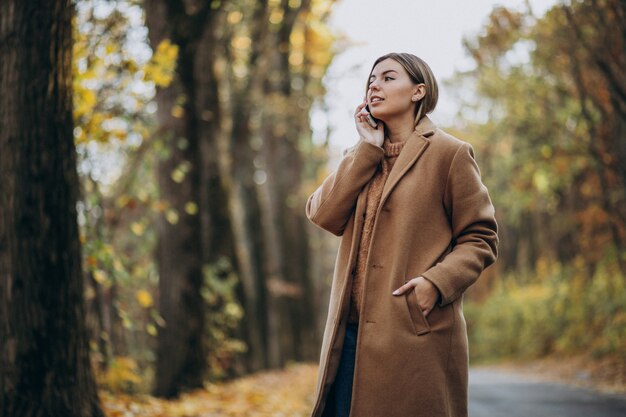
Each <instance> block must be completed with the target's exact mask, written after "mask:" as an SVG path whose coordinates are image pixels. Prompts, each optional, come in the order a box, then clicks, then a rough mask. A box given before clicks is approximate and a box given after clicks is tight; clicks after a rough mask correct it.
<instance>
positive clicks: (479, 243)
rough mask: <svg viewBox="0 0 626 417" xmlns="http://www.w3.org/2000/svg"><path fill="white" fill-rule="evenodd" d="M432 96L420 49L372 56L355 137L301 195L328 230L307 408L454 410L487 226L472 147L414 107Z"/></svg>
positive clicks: (462, 399)
mask: <svg viewBox="0 0 626 417" xmlns="http://www.w3.org/2000/svg"><path fill="white" fill-rule="evenodd" d="M437 98H438V89H437V82H436V81H435V77H434V76H433V74H432V72H431V70H430V68H429V67H428V65H427V64H426V63H425V62H424V61H423V60H421V59H420V58H418V57H416V56H414V55H412V54H407V53H400V54H398V53H391V54H388V55H385V56H382V57H380V58H378V59H377V60H376V62H375V63H374V66H373V68H372V70H371V73H370V77H369V81H368V84H367V92H366V98H365V101H364V102H363V103H361V104H360V105H359V106H358V107H357V108H356V112H355V114H354V119H355V123H356V130H357V132H358V134H359V137H360V139H359V141H358V143H357V144H356V146H354V147H353V148H352V149H350V150H348V151H347V152H346V153H345V154H344V157H343V160H342V161H341V163H340V164H339V167H338V168H337V170H336V171H335V172H334V173H332V174H331V175H330V176H329V177H328V178H326V179H325V180H324V182H323V183H322V184H321V186H320V187H319V188H318V189H317V190H316V191H315V192H314V193H313V194H312V195H311V196H310V197H309V199H308V201H307V204H306V214H307V216H308V218H309V219H310V220H311V221H312V222H313V223H315V224H317V225H318V226H320V227H322V228H323V229H325V230H327V231H329V232H331V233H333V234H335V235H337V236H341V242H340V246H339V252H338V255H337V261H336V264H335V271H334V276H333V281H332V288H331V293H330V303H329V311H328V319H327V322H326V329H325V332H324V340H323V342H322V350H321V357H320V368H319V375H318V383H317V389H316V400H315V405H314V409H313V411H312V416H313V417H328V416H333V417H344V416H345V417H348V416H351V417H438V416H446V417H459V416H467V373H468V348H467V330H466V325H465V319H464V317H463V311H462V300H463V293H464V291H465V290H466V289H467V288H468V287H469V286H470V285H471V284H472V283H473V282H474V281H476V279H477V278H478V276H479V275H480V273H481V272H482V270H483V269H484V268H486V267H487V266H488V265H490V264H491V263H493V262H494V261H495V259H496V256H497V243H498V237H497V225H496V221H495V217H494V208H493V205H492V204H491V200H490V198H489V194H488V192H487V189H486V188H485V186H484V185H483V183H482V181H481V178H480V172H479V169H478V166H477V165H476V162H475V161H474V151H473V149H472V147H471V146H470V145H469V144H468V143H466V142H463V141H461V140H459V139H457V138H455V137H453V136H451V135H449V134H447V133H446V132H444V131H442V130H441V129H438V128H437V127H436V126H435V125H434V124H433V123H432V122H431V121H430V119H429V118H428V117H427V116H426V114H427V113H430V112H431V111H432V110H433V109H434V108H435V105H436V104H437ZM366 105H367V106H368V108H369V111H370V112H371V115H372V116H373V117H374V118H376V119H378V125H377V127H376V128H374V127H372V126H371V125H370V124H369V123H368V122H367V116H368V113H367V109H366Z"/></svg>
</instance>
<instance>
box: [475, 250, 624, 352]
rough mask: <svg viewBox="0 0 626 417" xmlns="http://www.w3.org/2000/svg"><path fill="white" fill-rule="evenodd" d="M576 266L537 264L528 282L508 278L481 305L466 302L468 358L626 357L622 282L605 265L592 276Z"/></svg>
mask: <svg viewBox="0 0 626 417" xmlns="http://www.w3.org/2000/svg"><path fill="white" fill-rule="evenodd" d="M580 263H581V262H574V263H573V264H572V265H568V266H567V267H562V266H561V265H558V264H554V265H550V266H546V265H539V266H538V267H537V268H536V271H535V274H534V277H532V278H530V279H522V277H516V276H515V275H509V276H506V277H504V278H503V279H502V280H501V281H500V282H499V283H498V285H497V286H496V288H495V289H494V290H493V291H492V293H491V294H490V295H489V297H488V298H487V299H485V300H484V301H481V302H480V303H478V302H472V301H471V300H470V301H468V302H467V303H466V306H465V315H466V317H467V322H468V331H469V339H470V357H471V359H472V360H475V361H490V360H497V359H503V358H522V359H530V358H538V357H543V356H547V355H550V354H571V355H574V354H580V353H591V354H593V355H595V356H597V357H603V356H606V355H613V356H615V355H619V356H623V355H625V353H624V352H625V351H626V349H625V348H626V285H625V284H624V277H623V276H622V275H621V274H620V272H619V270H618V269H617V268H616V267H615V266H614V265H612V264H610V263H608V262H606V263H603V264H600V265H598V266H597V267H596V268H595V272H593V273H592V274H591V275H588V274H587V272H586V271H587V269H588V268H583V265H580Z"/></svg>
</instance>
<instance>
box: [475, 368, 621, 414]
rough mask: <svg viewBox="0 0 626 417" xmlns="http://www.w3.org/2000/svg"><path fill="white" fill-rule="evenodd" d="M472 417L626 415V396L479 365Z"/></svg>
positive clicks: (476, 370)
mask: <svg viewBox="0 0 626 417" xmlns="http://www.w3.org/2000/svg"><path fill="white" fill-rule="evenodd" d="M469 417H626V396H625V395H617V394H606V393H601V392H597V391H594V390H591V389H588V388H580V387H576V386H573V385H567V384H562V383H557V382H550V381H546V380H544V379H541V378H538V377H531V376H527V375H521V374H515V373H511V372H507V371H501V370H492V369H480V368H478V369H472V370H470V384H469Z"/></svg>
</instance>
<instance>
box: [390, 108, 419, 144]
mask: <svg viewBox="0 0 626 417" xmlns="http://www.w3.org/2000/svg"><path fill="white" fill-rule="evenodd" d="M385 126H386V127H387V137H388V138H389V142H391V143H395V142H404V141H405V140H407V139H408V138H409V136H410V135H411V133H413V130H415V126H413V118H412V116H410V115H408V116H405V117H402V118H401V119H395V120H390V121H388V122H385Z"/></svg>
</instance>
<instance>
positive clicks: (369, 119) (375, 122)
mask: <svg viewBox="0 0 626 417" xmlns="http://www.w3.org/2000/svg"><path fill="white" fill-rule="evenodd" d="M365 111H367V117H366V119H367V124H369V125H370V126H372V129H377V128H378V120H376V119H375V118H374V116H372V114H371V113H370V107H369V105H367V104H366V105H365Z"/></svg>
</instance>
